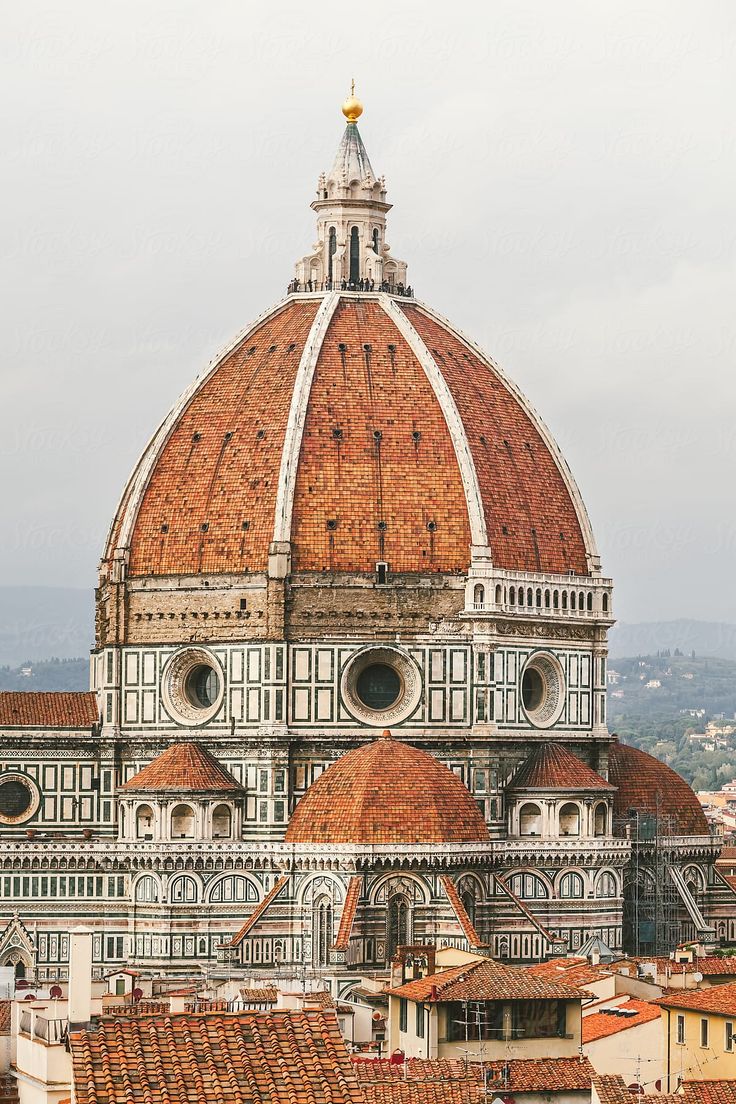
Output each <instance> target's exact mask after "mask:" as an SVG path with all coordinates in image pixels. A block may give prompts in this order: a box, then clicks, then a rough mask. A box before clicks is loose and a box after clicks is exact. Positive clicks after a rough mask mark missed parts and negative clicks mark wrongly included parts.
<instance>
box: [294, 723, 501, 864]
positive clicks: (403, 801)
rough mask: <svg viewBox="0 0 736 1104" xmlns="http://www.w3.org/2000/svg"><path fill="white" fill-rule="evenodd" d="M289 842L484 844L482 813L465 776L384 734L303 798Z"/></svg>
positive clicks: (343, 761) (337, 766)
mask: <svg viewBox="0 0 736 1104" xmlns="http://www.w3.org/2000/svg"><path fill="white" fill-rule="evenodd" d="M285 839H286V841H287V842H288V843H354V844H366V845H371V844H391V843H398V844H410V843H430V844H432V843H479V842H486V841H487V840H488V839H489V836H488V829H487V827H486V823H485V820H484V819H483V815H482V813H481V812H480V810H479V808H478V806H477V805H476V803H475V801H474V800H473V798H472V796H471V794H470V792H469V791H468V789H467V788H466V787H465V786H464V785H463V783H462V782H461V781H460V779H459V778H457V776H456V775H454V774H453V773H452V771H451V770H449V769H448V768H447V767H446V766H444V765H443V764H442V763H440V762H439V760H438V759H435V757H434V756H433V755H430V754H428V753H427V752H426V751H420V750H419V748H416V747H412V746H411V744H407V743H404V742H403V741H399V740H394V739H393V738H392V737H391V733H390V732H384V734H383V737H382V738H381V739H380V740H374V741H373V742H372V743H370V744H364V745H363V746H362V747H358V748H355V749H354V750H353V751H349V752H348V753H347V755H343V756H341V758H340V759H338V760H337V762H335V763H333V764H332V766H330V767H328V769H327V770H326V771H325V772H324V774H321V775H320V776H319V778H318V779H317V781H316V782H313V783H312V785H311V786H310V787H309V789H308V790H307V792H306V793H305V794H304V796H303V797H302V798H301V800H300V801H299V803H298V804H297V806H296V808H295V810H294V812H293V814H292V817H291V821H290V822H289V827H288V828H287V830H286V836H285Z"/></svg>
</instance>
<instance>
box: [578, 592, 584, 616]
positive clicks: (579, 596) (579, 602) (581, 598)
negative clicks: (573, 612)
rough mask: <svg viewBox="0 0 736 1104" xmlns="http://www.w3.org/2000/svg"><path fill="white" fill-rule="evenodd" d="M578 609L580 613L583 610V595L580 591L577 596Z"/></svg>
mask: <svg viewBox="0 0 736 1104" xmlns="http://www.w3.org/2000/svg"><path fill="white" fill-rule="evenodd" d="M578 609H579V610H580V612H581V613H582V612H583V610H584V609H585V595H584V594H583V592H582V590H581V591H580V593H579V594H578Z"/></svg>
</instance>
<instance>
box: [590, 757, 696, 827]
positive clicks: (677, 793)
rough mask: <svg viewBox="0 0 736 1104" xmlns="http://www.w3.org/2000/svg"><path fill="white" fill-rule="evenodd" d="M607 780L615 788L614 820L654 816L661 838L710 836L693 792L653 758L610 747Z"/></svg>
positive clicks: (682, 779) (682, 780)
mask: <svg viewBox="0 0 736 1104" xmlns="http://www.w3.org/2000/svg"><path fill="white" fill-rule="evenodd" d="M608 776H609V778H610V780H611V782H612V783H613V785H614V786H617V787H618V793H617V794H616V796H615V798H614V806H613V808H614V815H615V816H617V817H628V816H630V815H631V812H632V810H633V811H636V812H637V813H645V814H647V813H648V814H652V815H657V816H659V818H660V825H659V833H660V834H661V835H674V836H679V835H682V836H707V835H709V831H708V822H707V820H706V818H705V813H704V812H703V807H702V805H701V804H700V802H699V801H698V799H697V797H696V796H695V793H694V791H693V790H692V789H691V788H690V786H688V784H687V782H686V781H685V779H684V778H681V777H680V775H679V774H678V773H677V772H676V771H673V770H672V768H671V767H668V766H667V764H666V763H661V762H660V761H659V759H655V758H654V756H653V755H649V754H647V752H646V751H641V750H640V749H639V748H634V747H629V746H628V745H627V744H619V743H615V744H612V745H611V749H610V752H609V771H608Z"/></svg>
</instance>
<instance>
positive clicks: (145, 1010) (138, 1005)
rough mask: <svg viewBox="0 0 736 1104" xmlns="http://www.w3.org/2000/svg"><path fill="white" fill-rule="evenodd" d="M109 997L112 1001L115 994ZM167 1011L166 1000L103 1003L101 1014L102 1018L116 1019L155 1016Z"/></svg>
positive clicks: (167, 1004)
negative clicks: (110, 1017)
mask: <svg viewBox="0 0 736 1104" xmlns="http://www.w3.org/2000/svg"><path fill="white" fill-rule="evenodd" d="M110 996H112V997H113V999H114V998H115V996H116V994H114V993H112V994H110ZM168 1011H169V1002H168V1001H167V1000H160V1001H157V1000H147V1001H145V1000H144V1001H136V1002H135V1004H108V1003H107V1001H104V1002H103V1010H102V1013H103V1015H104V1016H112V1017H115V1018H117V1017H118V1016H144V1017H145V1016H157V1015H159V1014H161V1013H165V1012H168Z"/></svg>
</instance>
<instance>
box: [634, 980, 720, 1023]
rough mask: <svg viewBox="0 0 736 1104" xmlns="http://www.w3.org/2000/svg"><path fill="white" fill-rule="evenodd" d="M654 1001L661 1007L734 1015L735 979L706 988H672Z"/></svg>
mask: <svg viewBox="0 0 736 1104" xmlns="http://www.w3.org/2000/svg"><path fill="white" fill-rule="evenodd" d="M654 1003H655V1004H661V1005H662V1007H663V1008H692V1009H693V1010H694V1011H696V1012H715V1013H716V1014H717V1015H720V1016H736V981H733V982H728V983H727V984H725V985H711V986H710V988H708V989H684V990H679V989H673V990H670V992H668V993H667V994H666V996H663V997H658V998H657V1000H656V1001H655V1002H654Z"/></svg>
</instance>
